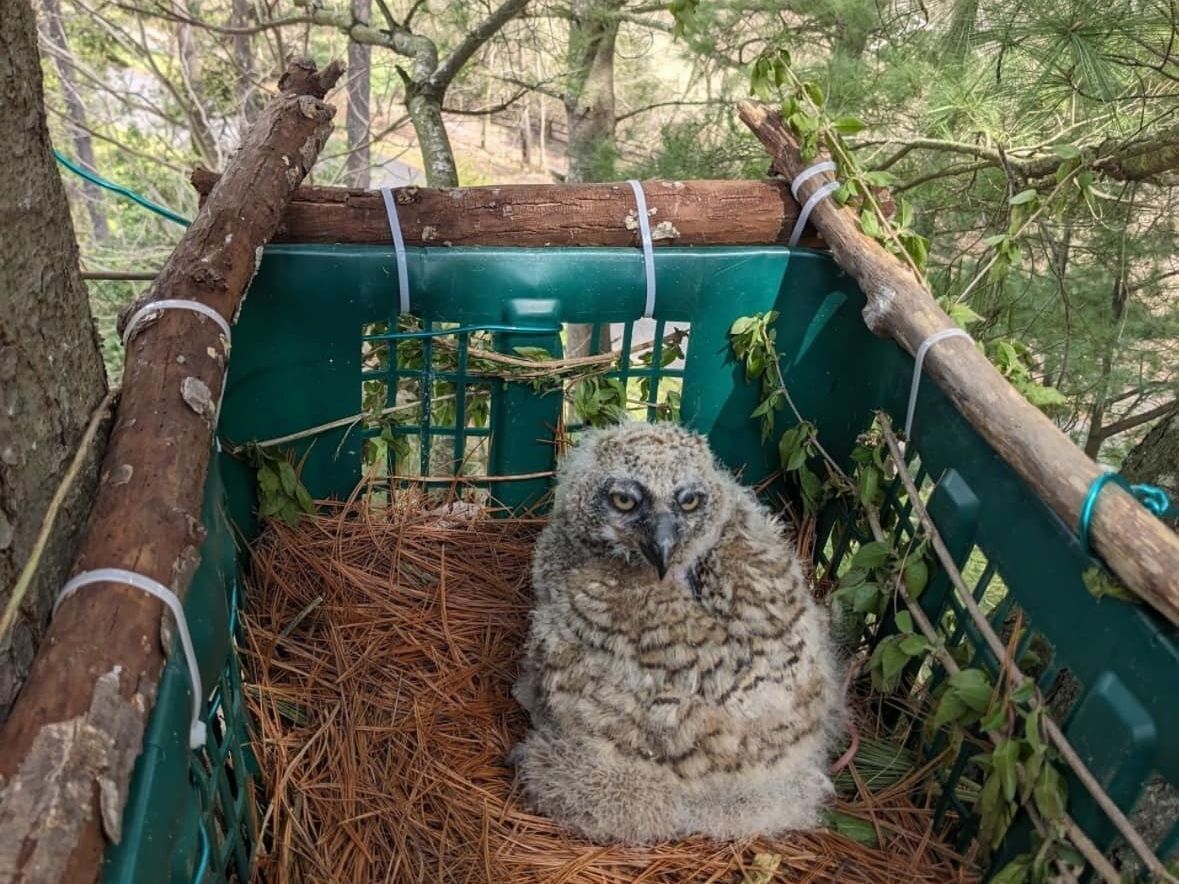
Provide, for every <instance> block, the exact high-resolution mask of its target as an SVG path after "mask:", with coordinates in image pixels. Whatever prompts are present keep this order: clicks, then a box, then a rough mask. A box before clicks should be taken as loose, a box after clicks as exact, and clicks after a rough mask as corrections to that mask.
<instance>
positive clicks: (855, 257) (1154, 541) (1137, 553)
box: [740, 101, 1179, 624]
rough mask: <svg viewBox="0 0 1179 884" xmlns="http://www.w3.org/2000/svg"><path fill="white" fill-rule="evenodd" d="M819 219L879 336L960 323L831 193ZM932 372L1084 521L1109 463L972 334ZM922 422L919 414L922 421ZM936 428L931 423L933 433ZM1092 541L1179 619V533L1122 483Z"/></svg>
mask: <svg viewBox="0 0 1179 884" xmlns="http://www.w3.org/2000/svg"><path fill="white" fill-rule="evenodd" d="M740 113H741V119H742V120H744V122H745V124H746V125H747V126H749V127H750V128H751V129H752V130H753V131H754V133H755V134H756V135H757V136H758V138H760V139H761V141H762V143H763V144H764V145H765V146H766V148H767V150H768V151H769V152H770V154H771V156H773V157H774V161H775V163H776V165H777V168H778V171H780V172H782V173H783V174H785V175H786V176H787V177H790V178H793V177H794V176H796V175H798V174H799V173H800V172H801V171H802V170H803V169H804V168H805V167H806V165H807V164H806V163H804V162H803V160H802V156H801V155H800V153H799V150H798V142H797V140H796V139H795V138H794V136H793V134H791V133H790V132H789V131H788V130H787V128H786V126H785V124H784V123H783V122H782V120H781V118H780V117H779V116H778V115H777V114H776V113H773V112H771V111H769V110H768V109H766V108H764V107H762V106H761V105H759V104H755V103H753V102H748V101H746V102H742V103H741V105H740ZM828 180H830V179H829V178H828V177H827V176H826V175H816V176H815V177H813V178H811V179H809V180H808V181H807V182H806V183H805V184H803V185H802V187H801V189H800V191H801V192H800V197H801V198H803V199H806V198H807V197H809V196H810V195H811V194H812V193H813V192H814V191H815V190H816V189H818V188H819V187H821V186H822V185H823V184H825V183H826V182H827V181H828ZM811 218H812V219H813V220H814V224H815V226H816V228H818V230H819V231H821V232H822V234H823V238H824V240H825V241H826V242H827V244H828V246H829V247H830V248H831V252H832V255H833V256H834V258H835V260H836V261H837V262H838V263H839V265H840V266H841V267H842V268H843V269H844V270H846V271H847V272H848V273H849V274H851V275H852V276H853V277H854V278H855V279H856V280H857V281H858V282H859V284H860V287H861V288H862V289H863V290H864V294H865V295H866V296H867V298H868V303H867V305H866V306H865V307H864V311H863V315H864V321H865V322H866V323H867V325H868V327H869V328H870V329H871V330H872V331H873V332H874V333H875V334H878V335H881V336H883V337H889V338H892V339H893V340H895V341H896V342H897V343H898V344H900V345H901V346H902V347H904V348H905V349H906V350H907V351H908V352H909V353H915V352H916V351H917V348H918V347H919V346H920V345H921V343H922V341H924V340H925V339H926V338H928V337H929V336H930V335H931V334H933V333H934V332H937V331H940V330H942V329H946V328H953V327H954V323H953V322H952V321H951V320H950V318H949V317H948V316H947V315H946V314H945V313H944V312H943V311H942V310H941V308H940V307H938V305H937V303H936V302H935V301H934V299H933V296H932V295H931V294H930V293H929V291H928V290H927V289H926V288H925V287H924V286H923V285H922V284H921V283H920V282H919V281H918V280H917V279H916V277H915V276H913V274H912V273H911V272H910V271H909V270H908V269H907V268H906V267H905V266H904V265H902V264H901V263H900V262H899V261H898V260H897V259H896V258H894V257H893V256H892V255H890V254H889V253H888V252H886V251H885V250H884V248H883V247H882V246H881V245H880V244H879V243H877V242H876V241H875V240H873V239H870V238H869V237H867V236H865V235H864V234H863V233H861V232H860V228H859V224H858V223H857V221H856V218H855V216H854V215H853V214H852V212H851V211H850V210H848V209H846V208H843V207H841V206H839V205H837V204H836V203H835V202H833V201H832V200H823V201H821V202H820V203H819V204H818V205H817V206H816V207H815V210H814V212H812V213H811ZM925 373H926V374H927V375H928V376H929V377H930V378H931V379H932V380H933V381H935V382H936V383H937V384H938V386H940V387H941V388H942V390H943V391H944V392H945V393H946V395H947V396H949V398H950V401H951V402H953V403H954V404H955V406H956V407H957V408H958V410H959V411H960V412H961V413H962V415H963V417H965V418H966V419H967V420H968V421H969V422H970V424H971V425H972V426H973V427H974V428H975V429H976V430H977V431H978V433H979V435H981V436H982V437H983V438H984V439H986V440H987V442H988V443H990V445H991V446H992V447H993V448H994V449H995V450H996V451H997V452H999V454H1000V455H1001V456H1002V457H1003V458H1004V459H1005V460H1006V461H1007V462H1008V463H1009V464H1011V466H1012V467H1013V468H1014V469H1015V471H1016V472H1017V473H1019V475H1020V476H1021V477H1022V478H1023V479H1024V481H1025V482H1027V483H1028V485H1029V486H1030V487H1031V488H1032V489H1033V490H1035V492H1036V493H1037V494H1039V495H1040V497H1041V498H1042V499H1043V500H1044V502H1045V503H1046V504H1047V505H1048V506H1049V507H1051V508H1052V509H1053V510H1054V511H1055V512H1056V513H1057V514H1058V515H1059V516H1060V517H1061V518H1062V519H1064V521H1065V523H1066V524H1068V525H1070V526H1074V527H1075V526H1076V525H1077V523H1078V520H1079V518H1080V513H1081V507H1082V505H1083V504H1084V501H1085V498H1086V496H1087V495H1088V493H1089V488H1090V486H1091V485H1092V484H1093V481H1094V480H1095V479H1096V478H1097V477H1098V476H1100V475H1101V473H1102V470H1101V469H1100V468H1099V467H1098V466H1097V464H1095V463H1094V462H1093V461H1092V460H1090V459H1089V458H1088V457H1086V456H1085V454H1084V453H1083V452H1082V451H1081V450H1080V449H1079V448H1077V447H1076V446H1075V445H1073V443H1072V442H1071V441H1070V440H1069V439H1068V437H1067V436H1065V435H1064V433H1062V432H1061V431H1060V430H1059V429H1058V428H1057V427H1056V425H1055V424H1053V423H1052V421H1050V420H1049V419H1048V418H1047V417H1045V416H1044V414H1043V412H1041V411H1040V410H1039V409H1037V408H1036V407H1035V406H1034V405H1032V404H1031V403H1030V402H1028V401H1027V400H1026V399H1025V398H1024V397H1023V396H1022V395H1020V393H1019V392H1018V391H1016V390H1015V388H1014V387H1012V386H1011V385H1010V384H1009V383H1008V382H1007V381H1006V379H1005V378H1004V377H1003V376H1002V375H1001V374H999V372H998V371H997V370H996V369H995V367H994V366H993V365H991V363H990V362H989V361H988V360H987V359H986V357H985V356H983V354H982V353H980V352H979V351H978V349H977V348H976V347H975V346H974V345H973V344H972V343H971V342H970V341H967V340H965V339H963V338H949V339H946V340H944V341H942V342H941V343H940V344H938V345H937V346H936V347H934V348H933V349H932V350H930V351H929V354H928V356H927V357H926V359H925ZM917 427H918V431H919V432H920V431H921V423H920V420H918V422H917ZM934 431H935V430H933V429H931V430H929V432H934ZM1091 541H1092V545H1093V548H1094V549H1095V550H1096V551H1097V553H1098V554H1099V555H1100V556H1101V557H1102V558H1103V559H1104V560H1105V561H1106V562H1107V563H1108V564H1109V566H1110V567H1111V568H1112V569H1113V570H1114V572H1116V573H1117V575H1118V576H1119V577H1120V578H1121V579H1122V581H1123V582H1124V583H1125V584H1126V585H1127V586H1128V587H1129V588H1130V589H1131V590H1133V591H1134V592H1135V593H1136V594H1137V595H1139V596H1140V597H1142V598H1143V599H1145V600H1146V601H1147V602H1149V603H1150V604H1151V605H1153V606H1154V607H1155V608H1156V609H1157V610H1158V611H1160V612H1161V613H1162V614H1163V615H1164V616H1166V617H1167V618H1168V619H1169V620H1170V621H1171V622H1172V623H1176V624H1179V580H1176V578H1175V575H1176V574H1179V536H1176V535H1175V534H1173V533H1172V532H1171V531H1169V530H1168V529H1167V527H1166V526H1165V525H1164V524H1163V523H1162V522H1161V521H1160V520H1159V519H1157V518H1156V517H1155V516H1153V515H1152V514H1151V513H1150V512H1149V511H1147V510H1146V509H1145V508H1144V507H1143V506H1141V505H1140V504H1139V503H1138V501H1136V500H1135V499H1134V498H1133V496H1131V495H1130V494H1128V493H1126V492H1125V491H1124V490H1122V489H1121V488H1120V487H1117V486H1112V487H1106V488H1105V489H1104V490H1103V491H1102V492H1101V497H1100V499H1099V500H1098V502H1097V506H1096V508H1095V512H1094V517H1093V524H1092V537H1091Z"/></svg>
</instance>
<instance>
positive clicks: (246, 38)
mask: <svg viewBox="0 0 1179 884" xmlns="http://www.w3.org/2000/svg"><path fill="white" fill-rule="evenodd" d="M230 23H231V24H232V25H233V26H234V27H236V28H246V27H248V26H249V24H250V0H233V6H232V9H231V13H230ZM252 40H253V38H252V37H251V36H250V35H249V34H234V36H233V61H234V64H235V65H236V66H237V90H236V91H237V100H238V107H239V110H238V140H239V141H245V138H246V133H248V132H249V131H250V126H252V125H253V124H254V120H255V119H256V118H257V116H258V113H259V112H260V111H261V110H262V104H263V103H262V96H261V95H260V94H259V92H258V89H257V88H256V87H255V85H254V77H255V76H256V71H255V69H254V44H253V43H252V42H251V41H252Z"/></svg>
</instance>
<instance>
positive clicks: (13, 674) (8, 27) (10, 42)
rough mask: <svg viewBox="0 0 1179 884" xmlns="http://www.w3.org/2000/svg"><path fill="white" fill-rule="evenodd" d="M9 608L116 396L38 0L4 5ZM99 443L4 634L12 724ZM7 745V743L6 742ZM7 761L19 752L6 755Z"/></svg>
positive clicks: (3, 320)
mask: <svg viewBox="0 0 1179 884" xmlns="http://www.w3.org/2000/svg"><path fill="white" fill-rule="evenodd" d="M0 21H3V22H4V23H5V24H4V28H3V29H2V30H0V105H2V106H3V107H4V108H5V116H6V120H7V122H6V124H5V125H4V126H0V226H2V227H3V229H4V260H3V261H0V609H2V608H3V607H4V606H5V605H7V603H8V598H9V595H8V594H9V592H10V587H12V585H13V583H14V582H15V580H16V576H17V574H18V573H20V570H21V568H22V567H23V566H24V564H25V562H26V560H27V559H28V556H29V553H30V551H31V548H32V545H33V541H34V537H35V536H36V534H37V532H38V529H39V528H40V525H41V521H42V519H43V518H44V516H45V510H46V507H47V505H48V504H49V500H50V497H51V496H52V495H53V492H54V489H55V486H56V484H57V481H58V478H59V477H60V475H61V473H62V471H63V470H64V469H65V466H66V464H68V463H69V461H70V459H71V458H72V456H73V454H74V451H75V449H76V448H77V446H78V444H79V441H80V439H81V437H82V434H83V432H84V431H85V427H86V424H87V422H88V421H89V418H90V414H91V412H92V411H93V410H94V408H95V407H96V406H97V404H98V403H99V401H100V400H101V399H102V398H103V396H104V395H105V393H106V375H105V373H104V370H103V366H102V356H101V353H100V350H99V347H98V340H97V337H96V335H95V332H94V323H93V320H92V319H91V317H90V307H89V305H88V303H87V300H86V288H85V286H84V285H83V284H82V281H81V279H80V278H79V277H78V246H77V244H76V242H75V241H74V230H73V226H72V225H71V223H70V213H69V206H68V204H67V202H66V195H65V188H64V187H63V186H62V182H61V177H60V176H59V174H58V171H57V166H56V164H55V163H54V159H53V152H52V147H51V145H50V142H49V130H48V128H47V126H46V124H45V108H44V96H43V92H42V82H41V63H40V59H39V58H38V56H37V32H36V22H35V19H34V15H33V10H32V8H31V7H30V6H29V4H28V2H27V0H0ZM101 454H102V446H101V445H96V446H94V451H93V453H92V455H91V456H90V458H89V461H88V463H87V465H86V467H85V469H84V470H83V471H82V473H81V474H80V478H79V479H78V480H77V482H76V483H75V487H74V488H73V490H72V492H71V493H70V495H69V497H68V498H67V501H66V504H65V506H64V508H63V510H62V511H61V515H60V516H59V518H58V522H57V524H58V526H59V528H58V530H56V531H55V532H54V534H53V535H52V536H51V538H50V541H49V544H48V546H47V548H46V549H45V552H44V554H43V556H42V558H41V564H40V567H39V568H38V570H37V572H36V575H37V576H36V578H35V580H34V583H33V584H32V586H31V588H30V590H29V591H28V594H27V595H26V596H25V601H24V604H23V605H22V608H21V612H20V616H19V617H18V619H17V621H16V623H15V624H14V626H13V628H12V630H11V631H10V632H9V634H8V635H4V636H0V720H2V719H4V718H5V717H6V716H7V713H8V710H9V708H10V706H11V704H12V701H13V699H14V697H15V696H16V693H17V691H18V690H19V689H20V687H21V684H22V682H23V681H24V678H25V676H26V675H27V674H28V671H29V668H30V666H31V665H32V663H33V655H34V653H35V651H36V649H37V647H38V645H39V644H40V642H41V639H42V637H43V634H44V630H45V626H46V624H47V623H48V619H49V611H50V609H51V607H52V605H53V599H54V596H55V595H56V593H57V590H58V589H59V588H60V587H61V585H62V583H63V582H64V581H65V578H66V574H67V572H68V570H69V566H70V562H71V560H72V557H73V550H74V546H75V544H76V543H77V538H78V534H79V532H80V530H81V527H82V523H83V522H84V520H85V518H86V512H87V506H88V503H89V501H90V499H91V495H92V493H93V490H94V486H95V483H96V481H97V475H98V469H97V467H98V459H99V457H100V456H101ZM0 745H2V744H0ZM5 752H7V748H6V749H5Z"/></svg>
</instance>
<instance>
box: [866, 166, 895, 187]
mask: <svg viewBox="0 0 1179 884" xmlns="http://www.w3.org/2000/svg"><path fill="white" fill-rule="evenodd" d="M861 177H862V178H863V179H864V181H865V182H867V183H868V184H869V185H871V186H872V187H888V186H889V185H891V184H893V183H894V182H895V181H896V180H897V179H896V176H895V175H893V174H892V173H891V172H885V171H883V170H877V171H874V172H865V173H864V174H863V175H862V176H861Z"/></svg>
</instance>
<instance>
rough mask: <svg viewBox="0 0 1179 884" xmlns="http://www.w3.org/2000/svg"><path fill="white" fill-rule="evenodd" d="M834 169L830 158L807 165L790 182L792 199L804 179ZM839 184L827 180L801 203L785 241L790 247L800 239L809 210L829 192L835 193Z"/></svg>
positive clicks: (795, 197) (809, 214)
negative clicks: (787, 239)
mask: <svg viewBox="0 0 1179 884" xmlns="http://www.w3.org/2000/svg"><path fill="white" fill-rule="evenodd" d="M834 171H836V166H835V163H833V162H831V160H823V161H822V162H821V163H815V164H814V165H812V166H807V167H806V168H805V169H803V170H802V171H801V172H799V173H798V176H797V177H796V178H795V179H794V180H793V181H791V182H790V193H791V194H793V195H794V199H795V200H797V199H798V190H799V188H800V187H802V184H803V182H804V181H809V180H810V179H811V178H814V177H815V176H816V175H821V174H822V173H823V172H834ZM839 186H840V185H839V182H838V181H828V182H827V183H826V184H824V185H823V186H822V187H820V188H819V189H818V190H816V191H815V192H814V193H812V194H811V196H810V199H808V200H807V201H806V202H805V203H803V204H802V209H801V210H800V211H799V213H798V220H797V221H795V222H794V229H793V230H792V231H790V241H789V242H788V243H787V245H788V246H789V247H790V248H794V247H795V246H796V245H798V241H799V240H800V239H802V231H803V229H804V228H805V227H806V222H807V219H809V218H810V217H811V212H812V211H813V210H814V208H815V206H817V205H818V204H819V202H820V201H822V200H825V199H826V198H827V197H829V196H831V194H833V193H835V191H837V190H839Z"/></svg>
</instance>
